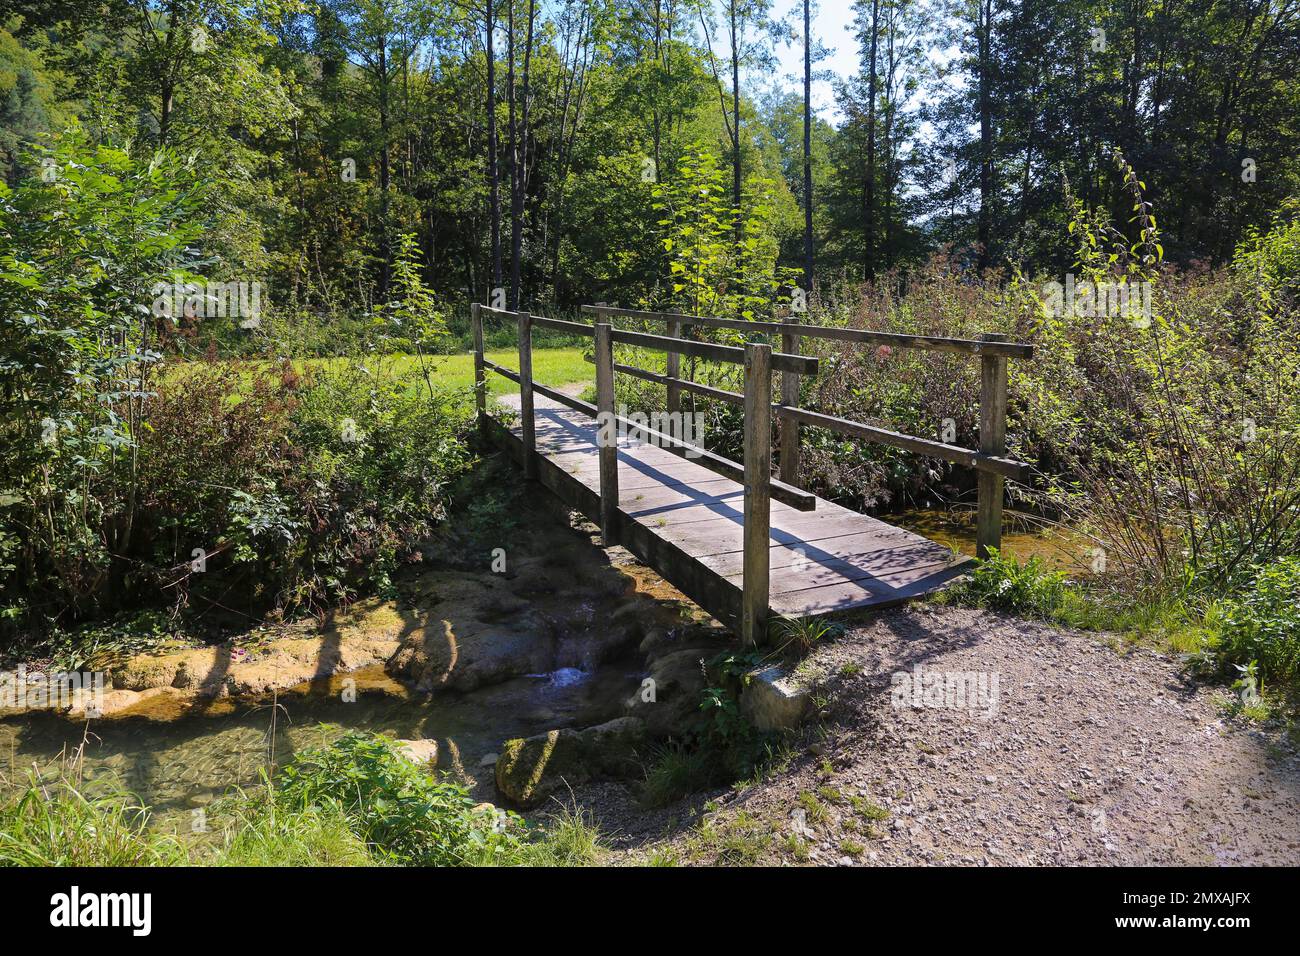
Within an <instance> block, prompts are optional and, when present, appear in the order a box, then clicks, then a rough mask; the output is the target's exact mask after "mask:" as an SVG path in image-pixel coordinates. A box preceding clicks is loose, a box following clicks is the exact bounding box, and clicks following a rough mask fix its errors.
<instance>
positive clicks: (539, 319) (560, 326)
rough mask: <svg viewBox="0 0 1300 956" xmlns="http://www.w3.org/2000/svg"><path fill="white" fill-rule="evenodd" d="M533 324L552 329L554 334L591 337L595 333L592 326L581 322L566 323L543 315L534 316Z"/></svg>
mask: <svg viewBox="0 0 1300 956" xmlns="http://www.w3.org/2000/svg"><path fill="white" fill-rule="evenodd" d="M533 324H534V325H539V326H541V327H542V328H544V329H554V330H555V331H556V332H572V333H574V334H575V335H591V334H593V333H594V331H595V330H594V329H593V328H592V326H590V325H587V324H585V323H583V322H566V321H565V320H564V319H551V318H548V317H546V316H544V315H534V316H533Z"/></svg>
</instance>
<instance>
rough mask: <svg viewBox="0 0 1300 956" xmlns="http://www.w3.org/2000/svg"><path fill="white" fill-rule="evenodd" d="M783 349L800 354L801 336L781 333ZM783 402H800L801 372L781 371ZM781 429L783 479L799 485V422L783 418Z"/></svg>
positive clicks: (789, 483) (783, 403) (794, 403)
mask: <svg viewBox="0 0 1300 956" xmlns="http://www.w3.org/2000/svg"><path fill="white" fill-rule="evenodd" d="M781 351H783V352H786V353H788V354H790V355H798V354H799V336H797V335H793V334H790V333H783V334H782V335H781ZM781 404H782V405H798V404H799V373H798V372H782V373H781ZM779 427H780V429H781V480H782V481H784V482H785V483H786V484H787V485H794V486H795V487H798V485H799V423H798V422H797V421H795V420H794V419H792V418H784V417H783V418H782V419H781V421H780V426H779Z"/></svg>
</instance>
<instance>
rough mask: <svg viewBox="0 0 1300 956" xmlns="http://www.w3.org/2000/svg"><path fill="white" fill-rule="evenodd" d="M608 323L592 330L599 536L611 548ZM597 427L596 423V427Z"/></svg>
mask: <svg viewBox="0 0 1300 956" xmlns="http://www.w3.org/2000/svg"><path fill="white" fill-rule="evenodd" d="M611 331H612V330H611V329H610V326H609V324H608V323H606V322H602V323H601V324H599V325H597V326H596V408H597V409H598V410H599V413H600V414H601V415H602V416H605V422H604V424H605V426H606V427H605V428H604V429H603V431H604V437H603V439H602V435H601V432H602V429H600V428H599V427H597V431H596V444H597V446H598V447H599V449H600V534H601V537H602V538H603V539H604V542H605V546H606V547H609V546H610V545H612V544H614V543H615V541H616V538H617V532H616V524H617V521H618V437H617V434H616V433H615V432H614V428H613V419H614V343H613V341H612V340H611V335H610V333H611ZM597 424H598V426H599V424H600V423H599V422H598V423H597Z"/></svg>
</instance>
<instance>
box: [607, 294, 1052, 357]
mask: <svg viewBox="0 0 1300 956" xmlns="http://www.w3.org/2000/svg"><path fill="white" fill-rule="evenodd" d="M582 311H584V312H588V313H591V314H594V315H622V316H626V317H628V318H635V319H649V320H655V319H660V320H662V319H665V318H667V315H668V314H667V313H664V312H646V311H644V310H641V309H620V308H616V307H614V306H608V305H584V306H583V307H582ZM676 318H677V320H678V321H680V322H681V323H682V324H683V325H699V326H705V327H708V328H715V329H734V330H737V331H741V332H746V331H751V330H753V331H759V332H768V333H772V334H779V335H785V334H792V335H801V336H804V337H806V338H818V339H831V340H833V341H838V342H858V343H863V344H867V345H889V346H895V347H898V348H916V349H928V350H930V351H935V352H955V353H962V354H966V355H980V356H983V355H1001V356H1003V357H1006V358H1021V359H1028V358H1033V357H1034V347H1033V346H1032V345H1029V344H1027V343H1024V342H1010V341H1008V340H1007V337H1006V336H1001V337H1000V338H999V339H991V338H982V339H961V338H952V337H950V336H946V335H905V334H903V333H899V332H875V331H872V330H871V329H852V328H846V327H842V326H837V325H806V324H803V323H799V322H764V321H759V320H750V319H727V318H723V317H721V316H712V315H677V316H676Z"/></svg>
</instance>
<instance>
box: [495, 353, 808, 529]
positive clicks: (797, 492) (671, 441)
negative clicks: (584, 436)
mask: <svg viewBox="0 0 1300 956" xmlns="http://www.w3.org/2000/svg"><path fill="white" fill-rule="evenodd" d="M593 361H594V360H593ZM483 367H484V368H485V369H487V370H488V371H491V372H496V373H497V374H498V375H500V376H502V377H503V378H507V379H509V380H510V381H512V382H514V383H515V384H517V385H518V384H520V381H519V378H520V376H519V373H518V372H516V371H515V370H514V369H511V368H506V367H505V366H504V365H498V364H497V363H496V362H493V361H492V360H491V359H484V360H483ZM624 368H631V366H620V365H619V364H618V363H614V370H615V371H622V370H623V369H624ZM636 371H641V370H640V369H637V370H636ZM649 374H653V373H649ZM683 384H685V383H683ZM689 384H690V385H695V383H694V382H690V383H689ZM697 387H698V388H707V387H708V386H704V385H700V386H697ZM533 391H534V392H536V393H537V394H538V395H543V396H545V397H546V398H549V399H551V400H552V401H555V402H558V403H560V404H561V405H565V406H567V407H569V408H572V409H573V410H574V411H578V412H582V413H583V414H585V415H590V416H591V417H592V418H595V417H596V416H597V414H598V413H599V409H598V408H597V406H595V405H592V404H591V403H590V402H584V401H583V400H582V399H580V398H574V397H573V396H571V395H565V394H564V393H563V392H561V391H559V390H558V389H554V388H551V387H550V386H549V385H543V384H542V383H540V382H536V381H534V382H533ZM614 420H615V422H617V423H618V424H619V425H620V426H622V427H623V429H624V430H625V431H626V432H627V433H628V434H629V435H631V434H634V433H635V434H639V435H641V436H642V437H643V438H645V439H646V440H647V441H649V442H651V443H652V444H654V445H656V446H657V447H659V448H663V449H665V450H666V451H670V452H672V453H673V454H674V455H678V456H679V457H682V458H685V459H687V460H688V461H694V462H695V463H696V464H698V465H700V466H701V467H703V468H707V469H708V470H709V471H712V472H714V473H716V474H719V475H722V476H723V477H725V478H730V479H731V480H732V481H738V482H742V483H743V482H744V480H745V468H744V466H743V465H742V464H741V463H740V462H737V461H732V460H731V459H730V458H726V457H724V456H722V455H719V454H717V453H716V452H711V451H709V450H708V449H707V448H701V447H700V446H699V445H693V444H691V443H690V442H688V441H685V440H684V439H683V438H682V437H681V436H680V435H671V434H668V433H667V432H661V431H657V430H656V429H653V428H650V427H649V426H647V425H642V424H640V423H638V422H634V421H632V420H631V419H629V418H627V417H625V416H623V415H615V416H614ZM769 494H770V496H771V497H772V498H774V499H775V500H777V501H779V502H781V503H782V504H786V505H789V506H790V507H791V508H794V509H795V510H796V511H814V510H816V507H817V496H816V495H814V494H813V493H812V492H809V491H804V490H803V489H801V488H796V487H794V486H793V485H789V484H786V483H785V482H783V481H778V480H776V479H772V480H771V481H770V482H769Z"/></svg>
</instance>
